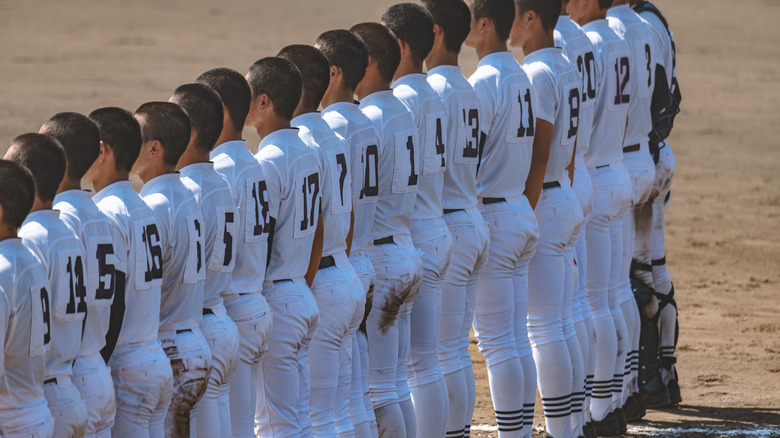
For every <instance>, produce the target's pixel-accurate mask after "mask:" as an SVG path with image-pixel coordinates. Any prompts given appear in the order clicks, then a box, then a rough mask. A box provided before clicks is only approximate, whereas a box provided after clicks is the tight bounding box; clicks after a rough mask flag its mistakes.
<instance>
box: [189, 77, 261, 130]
mask: <svg viewBox="0 0 780 438" xmlns="http://www.w3.org/2000/svg"><path fill="white" fill-rule="evenodd" d="M195 82H197V83H199V84H204V85H208V86H209V87H211V88H213V89H214V91H216V92H217V94H219V97H220V99H222V103H223V104H224V105H225V108H226V109H227V112H228V115H230V120H231V122H233V129H235V130H236V131H241V130H242V129H244V122H245V121H246V115H247V114H249V105H250V104H251V102H252V90H250V89H249V84H248V83H247V82H246V78H245V77H244V76H243V75H241V73H239V72H237V71H235V70H233V69H230V68H226V67H220V68H214V69H211V70H209V71H207V72H205V73H203V74H202V75H200V76H198V78H197V79H196V80H195Z"/></svg>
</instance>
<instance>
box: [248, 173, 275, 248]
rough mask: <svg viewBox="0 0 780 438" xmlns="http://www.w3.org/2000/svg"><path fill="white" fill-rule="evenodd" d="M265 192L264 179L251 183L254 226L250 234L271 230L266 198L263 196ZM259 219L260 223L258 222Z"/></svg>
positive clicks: (266, 190)
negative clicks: (253, 203)
mask: <svg viewBox="0 0 780 438" xmlns="http://www.w3.org/2000/svg"><path fill="white" fill-rule="evenodd" d="M267 192H268V185H267V184H266V183H265V181H257V182H255V183H254V184H252V199H254V201H255V226H254V228H253V233H252V234H254V235H255V236H259V235H261V234H263V233H268V232H269V231H271V225H270V221H269V218H268V200H267V199H266V196H265V195H266V193H267ZM261 219H262V221H263V222H262V223H261V222H260V220H261Z"/></svg>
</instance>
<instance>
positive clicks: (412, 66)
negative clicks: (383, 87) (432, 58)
mask: <svg viewBox="0 0 780 438" xmlns="http://www.w3.org/2000/svg"><path fill="white" fill-rule="evenodd" d="M422 72H423V68H422V63H420V64H417V63H416V62H414V60H413V59H412V57H411V56H403V57H401V62H400V63H399V64H398V68H397V69H395V79H399V78H402V77H404V76H407V75H413V74H419V73H422Z"/></svg>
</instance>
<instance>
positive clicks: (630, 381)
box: [607, 4, 658, 407]
mask: <svg viewBox="0 0 780 438" xmlns="http://www.w3.org/2000/svg"><path fill="white" fill-rule="evenodd" d="M607 20H608V21H609V26H610V27H611V28H612V29H613V30H614V31H615V32H616V33H617V34H618V35H619V36H621V37H622V38H624V39H625V40H626V42H627V43H628V44H629V49H630V50H631V56H632V59H631V65H633V66H635V67H634V69H633V70H634V71H633V72H632V73H633V74H632V76H631V85H632V92H631V103H630V105H629V107H628V126H627V127H626V137H625V140H624V141H623V164H624V165H625V166H626V169H627V170H628V174H629V176H630V177H631V187H632V192H633V193H632V207H633V208H631V209H630V210H629V211H628V213H627V214H625V215H624V217H623V235H622V236H623V265H622V266H621V267H620V271H621V279H620V283H619V285H618V294H619V297H618V302H619V306H620V309H621V313H622V314H623V320H624V322H625V324H626V329H627V331H628V336H626V338H625V339H624V340H623V341H624V344H625V345H624V347H623V350H624V353H625V361H624V362H625V363H623V364H621V363H618V364H617V366H618V367H622V369H621V370H618V368H616V369H615V373H618V372H621V371H622V372H623V375H624V377H623V388H622V391H621V392H622V394H621V396H620V397H619V400H618V402H619V403H620V406H621V407H622V406H623V405H624V404H625V403H626V401H627V400H628V397H629V396H630V395H631V394H632V393H634V392H638V387H637V385H636V378H635V377H633V376H632V368H636V369H637V371H638V367H639V331H640V322H639V310H638V309H637V306H636V303H635V301H634V294H633V292H632V290H631V282H630V280H629V271H630V270H631V259H632V258H633V255H634V241H635V239H636V228H635V221H636V218H638V215H637V213H638V208H639V206H640V205H642V204H644V203H646V202H647V201H648V199H649V198H650V193H651V191H652V188H653V182H654V180H655V163H654V162H653V157H652V156H651V155H650V149H649V145H648V141H649V137H648V134H649V133H650V131H651V130H652V129H653V120H652V115H651V112H650V104H651V100H652V97H653V90H654V89H655V70H656V64H657V62H656V60H657V59H658V56H657V55H658V50H657V47H656V45H655V43H654V42H653V38H652V29H651V28H650V25H649V24H648V23H647V22H646V21H645V20H643V19H642V18H640V17H639V15H637V14H636V13H635V12H634V11H633V10H631V8H630V7H629V5H628V4H625V5H620V6H615V7H612V8H610V9H609V11H608V13H607ZM637 149H639V150H637ZM635 216H636V218H635ZM648 228H649V227H648ZM634 364H635V365H634ZM615 389H616V388H613V392H617V391H615ZM616 396H617V395H616Z"/></svg>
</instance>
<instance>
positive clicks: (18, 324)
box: [0, 239, 54, 438]
mask: <svg viewBox="0 0 780 438" xmlns="http://www.w3.org/2000/svg"><path fill="white" fill-rule="evenodd" d="M51 292H52V289H51V286H50V285H49V279H48V278H47V276H46V271H45V270H44V269H43V266H41V263H40V262H39V261H38V260H37V259H36V258H35V256H34V255H33V254H32V253H31V252H30V250H29V249H27V247H26V246H24V245H23V244H22V240H21V239H6V240H3V241H2V242H0V334H2V337H0V339H2V340H3V351H4V354H3V355H2V357H0V372H1V373H2V374H3V379H2V380H1V381H0V435H2V436H3V437H8V438H22V437H24V438H28V437H33V438H49V437H51V436H52V434H53V433H54V419H53V418H52V416H51V413H50V412H49V409H48V408H47V407H46V404H47V403H46V397H45V396H44V392H43V379H44V378H43V374H44V368H45V366H46V353H47V350H49V346H50V344H51V335H52V324H53V323H54V320H53V318H52V316H53V315H52V314H51V310H52V307H51V306H52V305H53V303H54V301H53V300H52V293H51Z"/></svg>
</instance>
